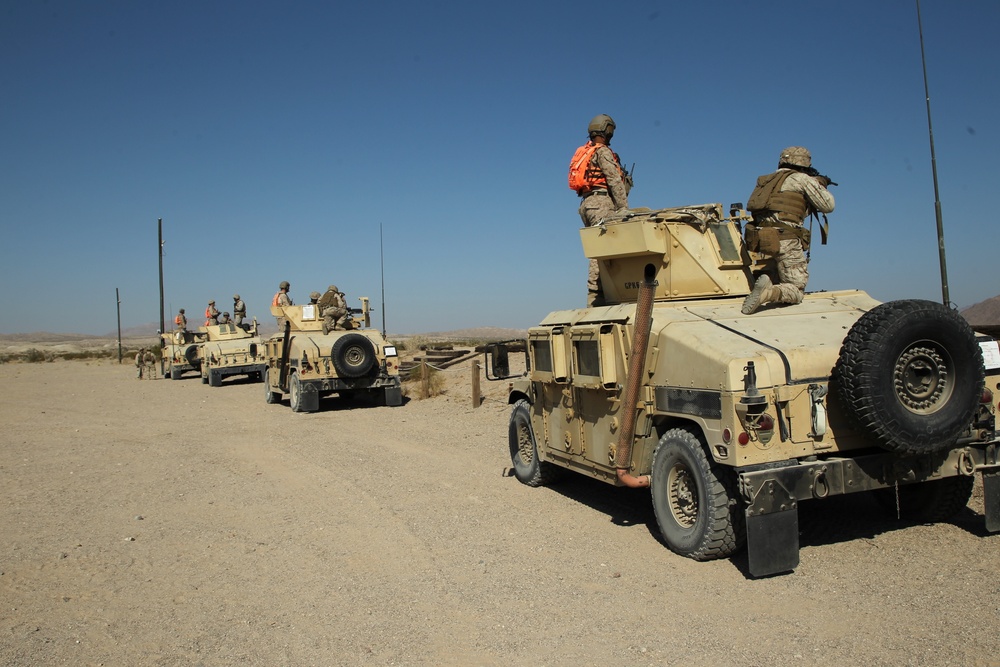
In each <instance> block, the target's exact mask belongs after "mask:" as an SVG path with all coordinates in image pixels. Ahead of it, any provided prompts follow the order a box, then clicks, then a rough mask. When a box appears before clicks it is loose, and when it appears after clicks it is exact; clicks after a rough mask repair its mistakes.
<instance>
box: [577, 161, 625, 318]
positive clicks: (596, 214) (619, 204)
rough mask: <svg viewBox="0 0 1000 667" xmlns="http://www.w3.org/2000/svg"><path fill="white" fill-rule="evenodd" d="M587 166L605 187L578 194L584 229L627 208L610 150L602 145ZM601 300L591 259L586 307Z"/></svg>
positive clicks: (623, 182) (597, 279)
mask: <svg viewBox="0 0 1000 667" xmlns="http://www.w3.org/2000/svg"><path fill="white" fill-rule="evenodd" d="M590 163H591V165H593V166H594V167H596V168H597V169H600V170H601V172H602V173H603V174H604V177H605V178H606V179H607V181H608V188H607V189H606V190H603V189H598V190H591V191H590V192H588V193H585V194H582V195H580V196H581V197H583V201H581V202H580V209H579V212H580V219H581V220H583V225H584V226H585V227H591V226H593V225H596V224H599V223H600V222H601V221H603V220H606V219H608V218H610V217H611V216H613V215H615V214H616V213H621V212H622V211H625V210H627V209H628V190H629V188H628V183H626V181H625V179H623V178H622V174H621V170H620V165H619V164H618V160H617V158H616V156H615V154H614V152H613V151H612V150H611V148H609V147H608V146H603V145H601V146H598V147H597V150H595V151H594V155H593V157H591V159H590ZM603 298H604V292H603V290H602V289H601V282H600V269H599V267H598V264H597V260H596V259H592V260H590V266H589V268H588V271H587V306H593V305H595V304H596V303H597V302H598V301H599V300H603Z"/></svg>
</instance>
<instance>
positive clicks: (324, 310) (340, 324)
mask: <svg viewBox="0 0 1000 667" xmlns="http://www.w3.org/2000/svg"><path fill="white" fill-rule="evenodd" d="M319 313H320V315H322V316H323V335H326V334H328V333H329V332H331V331H335V330H337V329H346V328H347V325H348V322H349V320H350V317H349V313H348V312H347V302H346V301H344V293H343V292H341V291H340V290H339V289H337V286H336V285H330V286H329V287H327V288H326V292H325V293H324V294H323V296H322V297H320V300H319Z"/></svg>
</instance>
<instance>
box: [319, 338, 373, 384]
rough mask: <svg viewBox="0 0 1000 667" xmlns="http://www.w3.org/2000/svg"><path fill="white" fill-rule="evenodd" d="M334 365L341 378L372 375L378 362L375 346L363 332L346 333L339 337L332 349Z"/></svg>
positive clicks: (331, 354)
mask: <svg viewBox="0 0 1000 667" xmlns="http://www.w3.org/2000/svg"><path fill="white" fill-rule="evenodd" d="M330 358H331V359H332V360H333V367H334V368H335V369H336V371H337V375H338V376H339V377H341V378H360V377H365V376H368V375H371V373H372V371H374V370H375V367H376V365H377V363H378V358H377V357H376V356H375V346H374V345H372V342H371V341H370V340H368V338H366V337H365V336H362V335H361V334H356V333H352V334H346V335H344V336H341V337H340V338H338V339H337V340H336V341H335V342H334V344H333V348H332V349H331V350H330Z"/></svg>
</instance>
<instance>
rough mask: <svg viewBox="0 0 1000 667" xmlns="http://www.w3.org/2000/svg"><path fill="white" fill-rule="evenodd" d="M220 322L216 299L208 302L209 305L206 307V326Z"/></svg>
mask: <svg viewBox="0 0 1000 667" xmlns="http://www.w3.org/2000/svg"><path fill="white" fill-rule="evenodd" d="M218 323H219V309H218V308H216V307H215V302H214V301H209V302H208V307H207V308H205V326H206V327H207V326H208V325H210V324H218Z"/></svg>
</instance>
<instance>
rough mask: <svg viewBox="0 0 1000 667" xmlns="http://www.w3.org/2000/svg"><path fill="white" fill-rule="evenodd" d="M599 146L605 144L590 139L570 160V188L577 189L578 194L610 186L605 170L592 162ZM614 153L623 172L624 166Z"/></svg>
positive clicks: (619, 169) (616, 162) (616, 161)
mask: <svg viewBox="0 0 1000 667" xmlns="http://www.w3.org/2000/svg"><path fill="white" fill-rule="evenodd" d="M598 146H603V144H595V143H594V142H592V141H588V142H587V143H586V144H584V145H583V146H580V147H579V148H577V149H576V152H575V153H573V158H572V159H571V160H570V161H569V189H570V190H575V191H576V192H577V193H578V194H581V195H583V194H587V193H588V192H590V191H591V190H597V189H600V188H607V187H608V179H607V177H605V175H604V172H603V171H601V170H600V169H599V168H598V167H597V166H596V165H594V164H593V163H592V161H593V158H594V153H595V152H596V151H597V147H598ZM609 150H610V149H609ZM612 155H614V156H615V164H616V165H618V171H619V172H621V171H622V167H621V164H620V163H619V161H618V155H617V154H615V153H612ZM622 177H623V178H624V173H622Z"/></svg>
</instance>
